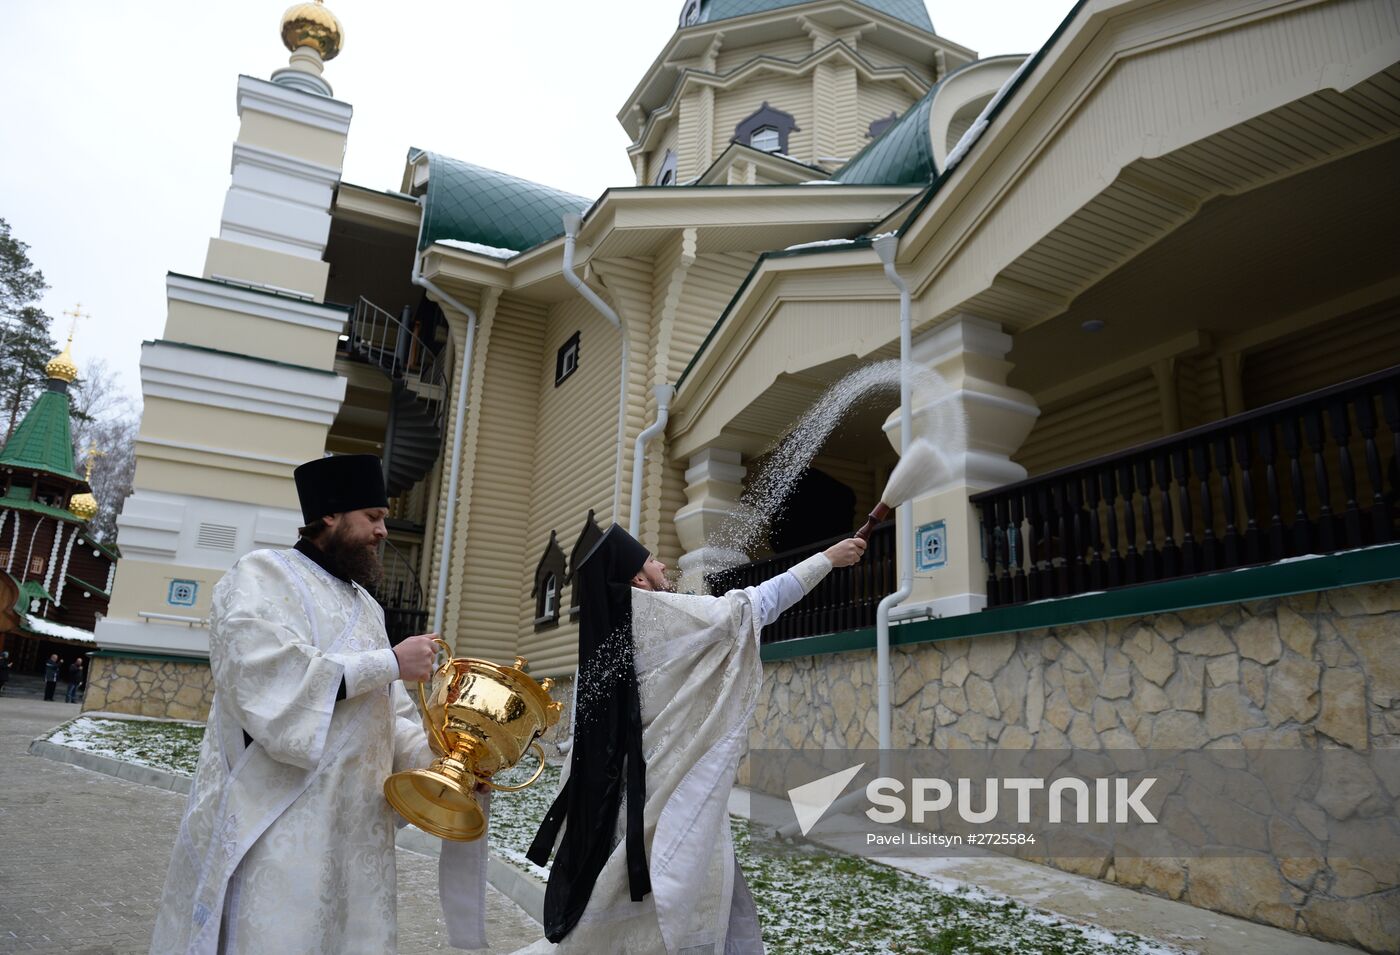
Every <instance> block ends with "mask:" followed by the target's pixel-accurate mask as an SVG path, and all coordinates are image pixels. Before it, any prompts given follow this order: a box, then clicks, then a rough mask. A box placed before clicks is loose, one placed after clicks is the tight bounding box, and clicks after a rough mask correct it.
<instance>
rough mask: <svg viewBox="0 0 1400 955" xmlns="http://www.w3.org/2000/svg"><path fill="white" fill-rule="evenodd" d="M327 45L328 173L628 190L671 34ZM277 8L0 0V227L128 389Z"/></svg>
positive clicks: (997, 11)
mask: <svg viewBox="0 0 1400 955" xmlns="http://www.w3.org/2000/svg"><path fill="white" fill-rule="evenodd" d="M328 5H329V6H330V7H331V9H333V10H334V11H335V13H336V15H337V16H338V17H339V18H340V20H341V23H342V24H344V26H345V49H344V51H343V52H342V53H341V55H340V56H339V57H337V58H336V59H334V60H332V61H331V62H330V63H329V64H328V65H327V68H326V74H325V75H326V79H327V80H329V82H330V83H331V85H332V86H333V87H334V88H335V95H336V98H337V99H341V100H344V101H345V102H348V103H350V104H351V105H352V106H353V107H354V110H355V114H354V119H353V120H352V122H351V125H350V140H349V145H348V147H347V150H346V157H345V171H344V178H345V181H347V182H353V183H357V184H360V185H365V186H370V187H373V188H379V189H397V188H398V187H399V184H400V178H401V176H402V173H403V163H404V156H405V155H406V153H407V151H408V148H409V147H410V146H420V147H423V148H426V149H432V150H435V151H438V152H442V153H446V154H447V155H451V156H455V157H458V158H460V159H465V160H469V161H471V162H474V163H478V164H480V165H484V166H490V167H492V168H496V169H502V170H505V171H507V172H510V173H512V174H514V175H518V176H523V177H524V178H526V179H534V180H537V181H540V182H545V183H548V184H550V185H554V186H559V187H561V188H564V189H567V190H569V191H571V192H575V193H578V194H580V195H583V196H587V197H590V198H592V197H595V196H597V195H598V194H599V193H600V192H602V191H603V190H604V189H605V188H607V187H608V186H614V185H631V184H632V183H633V178H632V172H631V167H630V165H629V163H628V161H627V154H626V147H627V143H628V138H627V136H626V135H625V134H624V133H623V132H622V128H621V127H620V126H619V125H618V123H617V120H616V114H617V112H618V110H619V109H620V108H621V107H622V104H623V102H624V101H625V99H626V97H627V95H628V94H629V93H631V92H632V89H633V88H634V87H635V86H636V84H637V81H638V80H639V79H640V78H641V76H642V73H643V71H645V70H646V68H647V67H648V66H649V65H650V64H651V62H652V59H653V58H654V57H655V56H656V54H657V53H658V52H659V51H660V49H661V47H662V46H663V45H664V44H665V43H666V41H667V39H668V38H669V37H670V35H671V33H672V32H673V31H674V29H675V26H676V17H677V14H678V12H679V10H680V8H681V2H680V0H670V2H666V0H663V2H657V0H592V2H576V0H574V2H571V0H533V2H513V3H492V4H486V3H477V2H462V0H417V2H414V3H405V4H393V3H387V2H385V0H330V2H329V4H328ZM286 6H287V4H286V3H284V2H280V0H237V2H234V0H184V2H179V3H176V2H171V0H120V2H112V0H2V2H0V89H3V90H4V91H5V92H4V100H5V102H4V112H3V114H0V218H4V219H6V220H8V221H9V223H10V225H11V227H12V229H13V232H14V234H15V236H16V237H17V238H19V239H21V240H22V241H24V242H27V243H29V245H30V250H29V254H30V257H31V258H32V259H33V260H34V262H35V263H36V264H37V265H38V266H39V268H40V269H42V270H43V272H44V276H45V278H46V279H47V280H48V282H49V284H50V286H52V288H51V289H50V291H49V292H48V294H47V296H46V297H45V299H44V301H43V306H44V308H45V310H46V311H47V312H48V313H49V314H50V315H52V316H54V317H55V318H57V319H60V321H58V322H56V323H55V326H54V331H55V334H56V337H60V338H61V337H62V336H63V335H64V334H66V330H67V327H68V324H67V323H68V319H67V318H65V317H63V316H62V314H61V313H62V312H63V311H64V310H65V309H70V308H72V307H73V305H74V303H76V302H81V303H82V310H83V311H84V312H90V313H91V314H92V316H93V317H92V318H91V319H89V320H86V321H84V322H83V323H82V324H81V325H80V326H79V329H78V336H77V340H76V343H75V349H74V354H75V357H76V359H77V361H78V364H79V367H82V365H83V361H84V359H85V358H90V357H92V356H93V355H102V356H103V357H105V358H106V359H107V361H108V363H109V365H110V366H111V367H112V368H113V370H114V371H116V372H117V374H118V375H119V378H120V384H121V386H122V387H123V388H124V389H125V390H127V391H128V392H130V393H131V394H132V395H133V396H134V397H138V398H139V394H140V373H139V369H138V361H139V359H140V343H141V342H142V341H143V340H147V339H152V338H157V337H159V336H160V333H161V330H162V328H163V327H164V323H165V286H164V277H165V273H166V272H167V271H174V272H186V273H190V274H195V275H198V274H199V273H200V272H201V271H202V269H203V264H204V255H205V250H206V247H207V244H208V240H209V238H210V237H211V236H213V235H215V234H217V232H218V228H219V213H220V209H221V208H222V206H223V201H224V195H225V192H226V190H227V188H228V181H229V150H230V146H231V145H232V143H233V140H234V137H235V136H236V135H237V132H238V117H237V114H236V112H235V104H234V93H235V86H236V83H237V78H238V75H239V74H240V73H246V74H249V75H251V76H256V77H261V78H267V77H269V76H270V75H271V73H272V71H273V70H276V69H279V68H280V67H283V66H285V65H286V64H287V52H286V50H285V49H284V48H283V46H282V43H281V40H280V38H279V36H278V24H279V22H280V20H281V14H282V11H283V10H284V9H285V8H286ZM928 6H929V12H930V14H931V16H932V17H933V24H934V28H935V29H936V30H937V31H938V33H939V34H940V35H941V36H944V37H947V38H948V39H950V40H952V41H954V42H957V43H961V44H963V45H964V46H968V47H971V48H972V49H974V50H976V51H977V52H978V53H979V54H980V55H982V56H990V55H993V54H999V53H1028V52H1031V51H1033V50H1034V49H1036V48H1038V47H1039V46H1040V45H1041V44H1042V43H1043V42H1044V41H1045V40H1046V39H1047V38H1048V37H1049V35H1050V33H1051V31H1052V30H1053V29H1054V28H1055V26H1056V25H1057V24H1058V23H1059V21H1060V20H1061V19H1062V18H1063V17H1064V16H1065V14H1066V13H1068V11H1069V9H1070V8H1071V7H1072V6H1073V3H1072V2H1071V0H930V2H929V4H928Z"/></svg>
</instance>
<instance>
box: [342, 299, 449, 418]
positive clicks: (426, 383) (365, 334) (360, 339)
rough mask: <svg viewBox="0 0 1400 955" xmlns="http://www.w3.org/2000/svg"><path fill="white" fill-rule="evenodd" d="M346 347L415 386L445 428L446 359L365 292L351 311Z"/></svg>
mask: <svg viewBox="0 0 1400 955" xmlns="http://www.w3.org/2000/svg"><path fill="white" fill-rule="evenodd" d="M342 347H343V350H344V351H345V352H346V353H347V354H348V355H350V356H351V357H354V358H358V359H360V360H363V361H366V362H368V363H370V364H372V365H374V366H376V367H377V368H379V369H380V370H382V371H383V372H384V373H385V374H386V375H388V376H389V377H390V378H391V379H392V380H393V381H394V382H396V383H401V384H403V385H404V386H405V387H409V388H411V389H412V390H413V391H414V392H415V393H416V394H417V395H418V397H419V399H420V400H421V401H422V402H423V403H424V404H425V405H426V406H428V408H429V409H430V410H431V413H432V416H433V420H434V423H435V424H437V425H438V426H439V427H441V425H442V419H443V415H444V412H445V409H446V402H445V401H444V400H443V399H444V397H445V396H446V394H447V368H446V362H445V361H444V360H443V356H442V355H441V354H439V353H438V352H437V350H436V349H434V348H431V347H429V345H428V344H427V343H426V342H424V341H423V340H422V339H421V338H419V337H418V335H417V334H416V333H415V332H414V331H413V329H412V328H411V327H410V326H409V325H407V324H405V323H404V322H403V321H401V320H400V319H398V318H395V317H394V316H393V315H392V314H390V313H389V312H386V311H385V310H384V309H382V308H380V307H379V306H378V305H375V304H374V303H373V302H371V301H370V300H369V299H367V298H365V297H364V296H363V295H361V296H360V298H359V300H358V301H356V303H355V309H354V311H353V312H352V313H351V314H350V318H349V323H348V327H347V328H346V340H345V341H344V342H343V343H342Z"/></svg>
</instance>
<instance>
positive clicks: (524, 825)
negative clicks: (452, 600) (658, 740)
mask: <svg viewBox="0 0 1400 955" xmlns="http://www.w3.org/2000/svg"><path fill="white" fill-rule="evenodd" d="M203 735H204V727H203V725H202V724H198V723H182V722H175V721H169V720H141V719H130V720H128V719H114V718H109V717H102V716H80V717H78V718H77V719H75V720H72V721H70V722H68V723H65V724H63V725H62V726H60V727H58V728H57V729H56V730H54V732H53V733H51V734H50V735H49V737H48V739H49V741H50V742H53V743H57V744H59V745H62V746H70V747H73V748H74V749H81V750H84V751H86V752H90V753H98V754H100V755H103V756H110V757H112V758H115V759H121V760H125V761H127V762H131V763H135V764H137V765H141V766H151V767H155V768H157V769H164V770H167V771H171V772H177V773H183V774H185V775H192V774H193V772H194V769H195V765H196V763H197V762H198V756H199V744H200V741H201V739H202V738H203ZM534 768H535V767H534V761H533V760H532V759H526V760H524V761H523V762H522V765H520V766H517V767H515V768H514V769H512V770H511V771H509V772H508V773H503V774H501V775H500V776H499V777H498V778H497V781H498V782H501V783H504V784H507V785H516V784H519V783H522V782H524V781H525V780H526V779H527V778H528V777H529V775H530V774H531V773H533V772H534ZM559 779H560V769H559V767H557V766H546V767H545V770H544V773H543V774H542V775H541V777H540V779H539V781H538V782H536V783H535V784H534V785H533V786H531V787H530V788H528V789H526V790H524V791H522V792H518V793H503V792H498V793H495V794H494V796H493V797H492V804H491V834H490V840H491V847H492V849H493V850H494V851H495V852H496V854H497V855H498V856H499V857H500V858H502V859H504V860H505V861H507V862H509V863H511V864H512V865H514V866H515V867H517V868H518V869H520V870H521V871H522V872H524V873H526V874H527V875H529V876H531V877H532V878H535V879H538V880H539V881H541V882H543V881H544V880H545V879H547V878H548V877H549V870H548V869H547V868H541V867H539V866H536V865H535V864H533V863H532V862H530V861H529V860H528V859H526V858H525V852H526V850H527V849H528V848H529V846H530V842H531V841H532V840H533V839H534V837H535V832H536V830H537V829H538V828H539V823H540V820H541V819H542V818H543V817H544V814H545V811H546V810H547V809H548V808H549V805H550V803H551V802H553V800H554V796H555V793H556V792H557V790H558V788H559ZM730 824H731V826H732V828H733V833H734V845H735V850H736V852H737V853H738V857H739V863H740V866H741V867H742V868H743V870H744V876H745V878H746V880H747V881H748V884H749V888H750V890H751V891H752V892H753V896H754V901H755V903H756V904H757V906H758V912H759V919H760V921H761V922H762V924H763V940H764V943H765V945H766V946H767V948H768V951H769V952H771V953H773V955H785V953H791V955H837V953H846V952H852V951H860V952H912V951H918V952H935V953H945V955H1006V953H1017V955H1032V953H1041V955H1179V952H1180V950H1179V949H1175V948H1171V947H1168V946H1164V945H1162V944H1161V943H1158V942H1153V941H1148V940H1146V939H1142V938H1139V937H1138V936H1135V935H1132V934H1128V933H1114V932H1109V931H1107V930H1105V929H1103V928H1101V927H1099V926H1096V925H1087V924H1081V923H1077V922H1073V921H1070V920H1068V919H1065V918H1061V917H1059V916H1054V915H1048V914H1046V913H1043V912H1038V911H1035V910H1032V909H1029V908H1026V907H1025V906H1024V905H1022V904H1021V903H1020V902H1018V901H1016V900H1014V899H1010V898H1007V897H1005V896H999V895H995V894H992V893H988V892H984V891H982V890H981V889H978V888H975V887H971V886H968V885H964V884H961V883H959V882H957V881H955V880H953V879H949V878H947V877H945V876H943V875H941V874H940V873H939V871H938V867H937V866H930V867H929V868H928V870H927V871H920V872H917V873H915V872H908V871H904V870H903V869H898V868H895V867H893V866H889V865H884V864H882V863H880V862H878V861H874V860H869V859H860V858H856V857H854V856H849V855H845V854H843V853H840V852H834V851H831V850H827V849H822V848H819V847H814V846H811V845H806V844H803V845H798V846H790V845H781V846H779V845H777V844H774V843H772V842H769V841H766V840H765V841H762V842H761V843H760V844H759V845H756V846H755V845H753V844H752V841H751V839H750V836H749V823H748V821H747V820H745V819H742V818H739V817H737V816H731V817H730ZM902 861H903V862H907V861H908V860H902Z"/></svg>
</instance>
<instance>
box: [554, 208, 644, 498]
mask: <svg viewBox="0 0 1400 955" xmlns="http://www.w3.org/2000/svg"><path fill="white" fill-rule="evenodd" d="M582 222H583V217H582V216H580V215H578V213H574V212H571V213H568V214H567V215H565V216H564V281H566V282H568V283H569V284H570V285H571V286H573V288H574V289H575V290H576V291H577V292H578V293H579V294H580V295H582V296H583V299H584V301H586V302H587V303H588V304H589V305H592V306H593V308H594V310H596V311H597V312H598V314H599V315H602V316H603V317H604V318H606V319H607V320H608V321H609V322H611V323H612V326H613V328H616V329H617V330H618V331H619V332H621V333H622V371H621V373H620V374H619V375H618V407H617V461H616V463H615V465H614V467H613V499H612V519H613V522H614V523H616V522H617V519H618V517H619V514H618V509H619V508H620V507H621V506H622V444H623V442H624V441H626V440H627V373H628V370H629V364H628V361H629V357H630V349H629V348H628V342H627V329H626V328H624V327H623V325H622V317H621V316H619V315H618V314H617V312H615V311H613V309H612V306H611V305H609V304H608V303H607V302H605V301H603V300H602V299H601V298H599V297H598V293H597V292H595V291H593V290H592V289H591V288H589V287H588V286H587V285H586V284H585V283H584V281H583V279H581V278H579V277H578V276H577V275H575V274H574V242H575V240H576V239H577V238H578V229H579V225H580V224H581V223H582ZM634 507H635V504H634Z"/></svg>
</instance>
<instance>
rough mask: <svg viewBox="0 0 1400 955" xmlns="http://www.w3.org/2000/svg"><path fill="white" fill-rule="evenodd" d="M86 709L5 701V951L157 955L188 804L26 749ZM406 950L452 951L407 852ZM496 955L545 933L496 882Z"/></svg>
mask: <svg viewBox="0 0 1400 955" xmlns="http://www.w3.org/2000/svg"><path fill="white" fill-rule="evenodd" d="M77 715H78V706H77V704H67V703H58V702H55V703H46V702H44V701H43V700H42V699H33V698H29V697H18V698H12V697H11V696H10V695H9V694H8V693H6V694H5V695H4V696H0V833H3V837H0V953H5V955H8V953H11V952H55V953H56V952H63V953H68V955H136V953H141V955H144V953H146V952H147V950H148V948H149V946H150V940H151V927H152V925H153V924H154V922H155V911H156V903H157V902H158V901H159V898H160V891H161V887H162V886H163V885H164V883H165V870H166V866H167V864H168V863H169V861H170V847H171V845H172V844H173V843H174V839H175V830H176V827H177V826H178V825H179V822H180V813H181V812H182V810H183V809H184V805H185V797H184V796H181V795H177V794H174V793H168V792H164V791H161V790H157V789H151V788H148V787H145V786H138V785H136V784H134V783H128V782H126V781H124V780H120V779H115V778H113V777H111V776H104V775H101V774H99V773H93V772H89V771H87V770H84V769H78V768H77V767H74V766H67V765H64V764H61V763H55V762H51V761H50V760H47V759H40V758H38V757H34V756H30V755H28V753H27V752H26V749H27V747H28V746H29V741H30V740H31V739H33V738H34V737H36V736H39V735H41V734H42V733H44V732H45V731H46V730H48V729H50V728H51V727H53V726H55V725H57V724H58V723H60V722H62V721H64V720H67V719H70V718H72V717H74V716H77ZM398 869H399V951H400V952H401V953H403V955H419V953H422V952H438V951H452V949H448V948H447V943H446V936H445V934H444V932H443V929H442V924H441V913H440V912H439V910H438V902H437V860H436V859H430V858H428V857H426V856H421V855H417V854H415V853H412V852H406V851H404V850H400V851H399V858H398ZM486 898H487V911H488V916H487V936H488V937H489V938H490V940H491V941H492V943H493V946H494V947H493V948H491V949H490V951H491V952H510V951H514V950H515V949H516V948H519V947H520V946H522V945H526V944H529V943H530V942H533V941H534V940H535V939H537V938H539V937H540V936H541V934H542V931H541V929H540V927H539V925H538V924H536V923H535V922H534V920H532V919H531V918H530V917H529V916H528V915H526V914H525V913H524V912H523V911H521V910H520V908H519V907H518V906H516V904H515V903H514V902H512V901H510V900H509V899H507V898H506V897H505V896H504V895H502V894H500V893H499V892H497V891H496V890H495V889H493V888H490V887H489V886H488V887H487V890H486Z"/></svg>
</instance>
